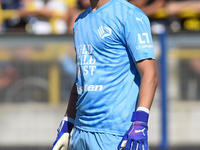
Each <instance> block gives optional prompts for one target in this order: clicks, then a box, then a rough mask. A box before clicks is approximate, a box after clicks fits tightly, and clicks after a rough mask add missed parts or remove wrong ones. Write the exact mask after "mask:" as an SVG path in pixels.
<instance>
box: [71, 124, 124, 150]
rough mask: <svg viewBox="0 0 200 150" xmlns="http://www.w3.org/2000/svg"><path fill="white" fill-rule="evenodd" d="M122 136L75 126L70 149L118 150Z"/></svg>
mask: <svg viewBox="0 0 200 150" xmlns="http://www.w3.org/2000/svg"><path fill="white" fill-rule="evenodd" d="M121 140H122V136H117V135H112V134H104V133H99V132H88V131H83V130H80V129H77V128H74V131H73V135H72V140H71V144H70V150H117V146H118V144H119V143H120V141H121Z"/></svg>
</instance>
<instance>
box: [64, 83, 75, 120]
mask: <svg viewBox="0 0 200 150" xmlns="http://www.w3.org/2000/svg"><path fill="white" fill-rule="evenodd" d="M77 100H78V94H77V89H76V83H74V85H73V87H72V89H71V92H70V97H69V103H68V106H67V111H66V113H65V116H67V117H70V118H72V119H75V117H76V102H77Z"/></svg>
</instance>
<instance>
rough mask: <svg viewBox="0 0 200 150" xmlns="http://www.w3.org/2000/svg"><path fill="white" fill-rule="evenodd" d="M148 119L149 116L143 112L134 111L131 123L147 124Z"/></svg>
mask: <svg viewBox="0 0 200 150" xmlns="http://www.w3.org/2000/svg"><path fill="white" fill-rule="evenodd" d="M148 118H149V114H148V113H146V112H144V111H134V112H133V115H132V119H131V121H132V122H134V121H141V122H145V123H146V124H147V122H148Z"/></svg>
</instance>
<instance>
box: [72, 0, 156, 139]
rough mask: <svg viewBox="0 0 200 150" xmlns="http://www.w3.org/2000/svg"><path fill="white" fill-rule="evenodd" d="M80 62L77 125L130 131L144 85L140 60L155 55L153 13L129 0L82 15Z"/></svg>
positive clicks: (77, 31) (77, 35)
mask: <svg viewBox="0 0 200 150" xmlns="http://www.w3.org/2000/svg"><path fill="white" fill-rule="evenodd" d="M74 44H75V50H76V61H77V71H78V74H77V79H76V85H77V91H78V102H77V115H76V120H75V126H76V127H77V128H79V129H82V130H86V131H91V132H103V133H110V134H116V135H124V133H125V132H126V130H127V129H128V128H129V127H130V124H131V116H132V112H133V111H135V109H136V105H137V99H138V92H139V87H140V77H139V73H138V71H137V69H136V64H135V63H136V62H137V61H140V60H143V59H147V58H152V59H154V48H153V43H152V37H151V31H150V24H149V20H148V18H147V16H146V15H145V14H144V13H143V12H142V11H141V10H140V9H138V8H137V7H135V6H134V5H132V4H130V3H128V2H126V1H125V0H110V1H109V2H107V3H106V4H104V5H103V6H101V7H100V8H99V9H97V10H96V11H94V12H93V11H92V9H91V8H89V9H87V10H86V11H85V12H83V13H82V14H80V16H79V17H78V18H77V20H76V22H75V24H74Z"/></svg>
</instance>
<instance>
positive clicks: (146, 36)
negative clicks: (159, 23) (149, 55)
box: [138, 33, 149, 44]
mask: <svg viewBox="0 0 200 150" xmlns="http://www.w3.org/2000/svg"><path fill="white" fill-rule="evenodd" d="M143 37H144V38H145V39H144V38H143ZM138 39H139V42H140V44H145V43H146V42H147V43H149V36H148V33H142V35H141V34H138ZM142 39H143V40H142Z"/></svg>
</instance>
